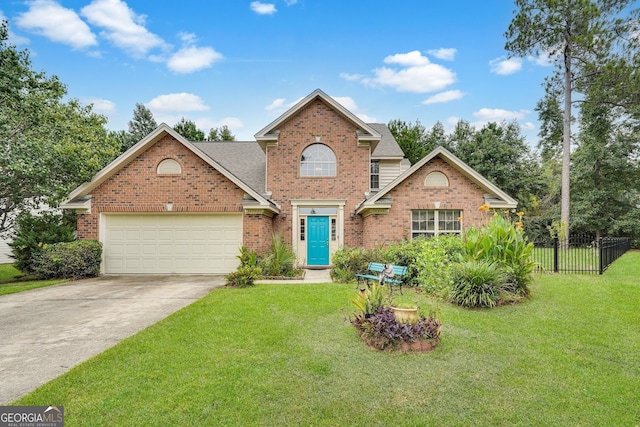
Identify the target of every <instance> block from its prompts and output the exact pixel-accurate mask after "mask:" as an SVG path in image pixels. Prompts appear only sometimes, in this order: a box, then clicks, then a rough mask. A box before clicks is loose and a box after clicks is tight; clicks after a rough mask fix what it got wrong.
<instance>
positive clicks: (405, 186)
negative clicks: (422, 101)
mask: <svg viewBox="0 0 640 427" xmlns="http://www.w3.org/2000/svg"><path fill="white" fill-rule="evenodd" d="M315 93H316V92H314V94H312V95H313V96H310V97H308V98H307V99H309V101H308V102H307V103H301V104H299V105H301V106H300V107H296V108H297V109H292V110H290V112H289V113H287V114H285V115H283V116H281V117H282V118H283V119H282V120H281V121H279V120H280V119H279V120H277V121H275V122H273V123H275V124H272V125H270V126H269V127H267V128H265V129H264V130H263V132H264V133H259V134H257V136H256V138H258V141H260V145H259V146H258V145H256V146H252V147H254V148H255V149H256V151H254V154H256V152H257V154H256V156H255V158H258V159H259V160H260V161H264V160H265V159H266V170H265V171H264V173H265V175H264V177H263V178H264V180H265V181H264V182H265V186H266V188H253V187H249V186H248V184H246V182H248V181H242V180H239V179H238V176H239V175H234V174H233V173H232V172H231V171H230V170H227V169H225V168H224V167H222V168H218V169H220V170H217V169H216V167H214V166H212V164H213V165H215V162H220V163H221V164H222V160H223V159H221V158H218V157H216V156H214V155H211V154H204V151H203V152H202V153H200V149H199V148H195V146H194V147H192V145H191V144H190V143H189V142H187V141H184V140H181V139H180V138H181V137H180V136H179V135H178V134H176V133H175V132H174V131H173V130H172V129H170V128H169V127H168V126H166V125H161V126H160V127H159V128H158V129H157V130H156V131H154V133H152V134H150V136H149V137H148V138H147V139H146V140H143V141H145V142H142V141H141V144H142V145H141V147H144V150H142V149H141V150H142V151H141V152H140V153H136V154H135V155H134V154H132V153H135V152H134V151H130V152H128V154H125V157H123V158H122V159H125V160H121V162H120V164H119V163H118V161H116V166H117V167H118V168H119V169H116V168H115V167H113V168H112V169H109V167H108V168H105V171H103V172H104V177H102V178H101V179H104V181H103V182H101V183H99V182H100V181H96V183H95V184H92V185H91V186H89V187H87V188H88V189H87V190H83V191H84V193H83V192H82V191H80V190H82V189H83V187H80V188H79V189H78V190H77V191H76V192H74V193H72V194H74V197H76V198H77V199H74V200H75V202H73V203H72V202H70V203H69V207H68V208H69V209H79V210H82V209H86V207H85V205H84V204H83V203H84V202H82V200H84V199H82V197H84V196H88V195H90V196H91V202H90V207H91V212H90V213H83V214H81V215H79V216H78V223H77V227H78V237H79V238H80V239H100V238H101V237H104V236H99V233H100V214H101V213H104V212H108V213H114V212H119V213H154V212H166V211H167V208H166V204H167V203H171V204H172V212H177V213H216V212H220V213H223V212H224V213H238V214H242V215H243V225H242V243H243V245H244V246H246V247H247V248H249V249H252V250H255V251H257V252H258V253H261V254H262V253H265V252H267V251H268V249H269V247H270V243H271V235H272V234H273V233H280V234H282V235H283V237H284V241H285V242H287V243H291V244H292V246H293V247H294V250H296V251H297V252H296V253H297V254H298V255H299V259H298V262H299V263H302V264H305V263H306V262H307V260H306V257H311V255H310V254H309V253H307V247H306V246H305V245H306V244H307V242H306V241H305V239H304V232H303V231H301V230H302V228H303V227H304V224H302V225H301V223H304V221H305V220H306V219H308V218H310V215H313V214H314V212H310V211H311V209H312V208H321V209H326V210H327V211H329V210H330V211H331V212H330V213H328V214H326V216H329V217H330V221H331V222H330V224H331V227H332V228H331V232H330V252H331V253H333V252H334V251H336V250H337V249H339V247H340V246H341V245H344V246H348V247H358V246H364V247H366V248H373V247H376V246H381V245H384V244H387V243H390V242H394V241H399V240H403V239H408V238H410V237H411V212H412V210H418V209H419V210H431V209H441V210H443V209H446V210H461V211H462V216H463V218H464V222H463V225H464V226H469V225H478V224H480V223H481V222H482V221H483V220H484V219H485V217H484V214H483V212H480V211H479V210H478V207H479V206H480V205H482V204H483V203H485V195H486V194H487V193H488V192H489V193H491V192H493V193H496V194H498V193H500V194H498V196H499V197H502V199H503V201H504V202H505V203H504V204H503V205H505V206H511V205H513V206H515V201H513V200H512V199H510V198H509V197H508V196H506V195H504V193H502V192H501V191H500V190H499V189H496V188H495V187H493V186H492V184H490V183H488V182H486V180H484V179H478V178H477V177H475V178H474V179H471V178H469V176H468V175H473V174H470V173H469V169H468V168H467V167H466V166H465V165H461V164H460V162H459V160H456V159H455V156H452V155H451V153H448V152H446V153H445V154H444V157H442V156H443V152H442V151H434V152H432V155H433V156H435V157H433V158H429V157H427V158H425V159H424V160H423V161H422V162H421V163H420V164H418V165H416V166H415V167H413V168H411V169H410V171H409V172H407V173H410V175H408V176H407V177H406V178H405V179H404V180H403V181H402V182H400V183H397V184H396V185H394V187H393V188H392V189H390V190H388V189H384V188H383V189H381V191H380V192H379V193H377V195H372V197H370V198H368V199H367V200H365V197H366V195H367V194H368V192H369V191H370V189H369V180H370V162H371V147H370V146H369V144H368V143H366V142H365V143H362V142H359V141H358V137H359V135H363V134H365V135H366V138H369V139H374V140H375V139H376V138H381V135H376V133H375V131H374V130H372V128H370V127H369V125H366V126H363V125H362V124H358V120H357V119H356V118H355V116H352V115H350V113H348V112H345V111H346V110H344V109H342V107H341V106H339V105H338V104H336V103H335V102H334V101H332V100H331V99H330V98H329V97H327V96H326V95H324V94H322V93H321V92H318V93H319V95H315ZM376 126H381V125H376ZM368 132H370V133H368ZM265 135H266V136H265ZM258 136H260V137H261V138H262V139H261V138H259V137H258ZM276 136H277V137H276ZM366 138H365V139H366ZM390 138H391V142H392V144H395V141H393V140H392V137H390ZM276 139H277V140H276ZM385 141H389V140H385ZM316 143H319V144H324V145H325V146H327V147H329V148H330V149H331V150H332V152H333V153H334V154H335V158H336V176H315V177H305V176H301V173H300V163H301V157H302V153H303V151H304V150H305V149H306V148H307V147H309V146H310V145H312V144H316ZM229 144H233V143H232V142H230V143H229ZM244 144H247V143H244ZM256 144H258V142H256ZM260 147H261V148H262V149H263V150H264V156H265V157H264V158H260V156H262V153H263V152H262V151H260V150H259V148H260ZM396 147H397V146H396ZM439 150H441V149H439ZM445 151H446V150H445ZM196 153H198V154H196ZM234 153H235V152H234ZM127 156H128V157H127ZM207 156H209V157H207ZM229 158H230V157H228V156H227V159H229ZM252 158H254V157H252ZM165 159H173V160H175V161H176V162H177V163H178V164H179V165H180V168H181V173H180V174H175V175H158V173H157V168H158V165H159V164H160V162H162V161H163V160H165ZM211 159H214V160H213V161H212V163H209V161H211ZM445 159H446V161H445ZM452 159H453V160H452ZM236 160H237V159H236ZM388 161H390V162H393V161H397V162H398V165H399V164H400V160H399V159H398V158H397V159H396V160H393V158H390V159H388ZM231 163H233V162H231ZM236 163H237V162H236ZM251 164H252V165H253V164H254V163H251ZM452 164H453V165H455V166H452ZM255 165H256V166H258V164H257V163H256V164H255ZM257 169H258V170H262V167H261V166H260V167H257ZM434 171H438V172H441V173H443V174H444V175H445V176H446V177H447V179H448V183H449V185H448V186H446V187H433V186H425V178H426V177H427V175H428V174H430V173H431V172H434ZM398 173H400V168H398ZM465 173H466V174H467V175H465ZM99 175H100V174H98V176H99ZM258 175H259V173H258ZM261 177H262V176H259V177H258V178H261ZM251 178H253V179H252V180H251V182H254V183H255V182H260V181H259V180H256V179H255V178H256V176H255V175H254V176H252V177H251ZM390 179H391V178H390ZM256 186H257V184H256ZM260 186H262V185H260ZM385 191H387V193H385ZM494 195H495V194H494ZM383 199H384V200H383ZM388 200H390V207H389V202H388ZM378 202H380V204H378ZM78 206H80V207H78ZM356 209H357V210H358V212H361V214H356ZM318 216H325V214H318ZM294 227H295V228H294ZM317 229H318V228H315V229H314V230H317ZM294 240H295V241H294ZM316 241H317V240H316ZM309 252H310V251H309ZM314 264H315V265H318V263H314ZM320 265H322V264H320Z"/></svg>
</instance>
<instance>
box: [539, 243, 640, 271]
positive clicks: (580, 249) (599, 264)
mask: <svg viewBox="0 0 640 427" xmlns="http://www.w3.org/2000/svg"><path fill="white" fill-rule="evenodd" d="M630 245H631V239H629V238H628V237H603V238H600V239H597V240H596V239H595V238H594V236H592V235H588V234H580V235H575V236H571V237H570V238H569V239H558V238H557V237H556V238H554V239H549V240H548V241H545V242H535V243H534V251H533V257H534V260H535V261H536V262H537V263H538V267H537V269H536V270H537V271H539V272H544V271H547V272H549V271H551V272H555V273H591V274H602V273H603V272H604V271H605V270H606V269H607V267H609V265H611V263H613V262H614V261H615V260H616V259H618V258H619V257H621V256H622V255H623V254H624V253H625V252H627V251H628V250H629V249H630Z"/></svg>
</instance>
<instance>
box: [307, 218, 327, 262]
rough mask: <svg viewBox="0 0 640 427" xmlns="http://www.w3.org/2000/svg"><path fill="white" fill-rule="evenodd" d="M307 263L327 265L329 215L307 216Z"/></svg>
mask: <svg viewBox="0 0 640 427" xmlns="http://www.w3.org/2000/svg"><path fill="white" fill-rule="evenodd" d="M307 224H308V227H309V229H308V230H307V237H308V239H307V264H308V265H329V217H328V216H310V217H307Z"/></svg>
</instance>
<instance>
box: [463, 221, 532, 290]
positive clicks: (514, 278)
mask: <svg viewBox="0 0 640 427" xmlns="http://www.w3.org/2000/svg"><path fill="white" fill-rule="evenodd" d="M521 215H522V214H521V213H519V216H521ZM518 224H521V223H515V224H514V223H512V222H511V221H510V220H508V219H507V218H504V217H503V216H501V215H498V214H495V215H494V216H493V218H492V219H491V220H490V221H489V224H488V225H487V226H486V227H484V228H482V229H480V230H478V229H476V228H470V229H469V230H467V232H466V233H465V239H464V245H465V251H466V253H467V256H468V257H469V258H470V259H472V260H477V261H478V260H488V261H489V262H495V263H498V267H499V268H500V269H502V270H503V271H504V272H505V273H506V275H507V282H508V284H509V288H510V290H511V292H513V293H515V294H517V295H521V296H526V295H528V294H529V284H530V283H531V280H532V273H533V270H534V268H535V266H536V263H535V262H534V261H533V243H531V242H529V241H528V239H527V237H526V236H525V234H524V232H523V231H522V229H521V227H520V226H518Z"/></svg>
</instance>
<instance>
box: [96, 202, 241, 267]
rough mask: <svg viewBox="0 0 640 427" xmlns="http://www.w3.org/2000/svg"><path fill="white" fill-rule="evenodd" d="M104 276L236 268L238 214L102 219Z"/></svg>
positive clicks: (139, 216) (166, 215) (154, 215)
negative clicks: (110, 274) (107, 274)
mask: <svg viewBox="0 0 640 427" xmlns="http://www.w3.org/2000/svg"><path fill="white" fill-rule="evenodd" d="M105 223H106V233H105V239H104V243H105V245H104V252H105V272H106V273H112V274H136V273H146V274H167V273H176V274H189V273H199V274H226V273H229V272H231V271H233V270H235V269H236V268H237V267H238V264H239V261H238V259H237V258H236V255H237V254H238V248H239V247H240V246H242V215H240V214H237V215H229V214H224V215H221V214H211V215H209V214H207V215H186V214H164V215H162V214H161V215H156V214H136V215H133V214H132V215H107V216H106V221H105Z"/></svg>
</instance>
